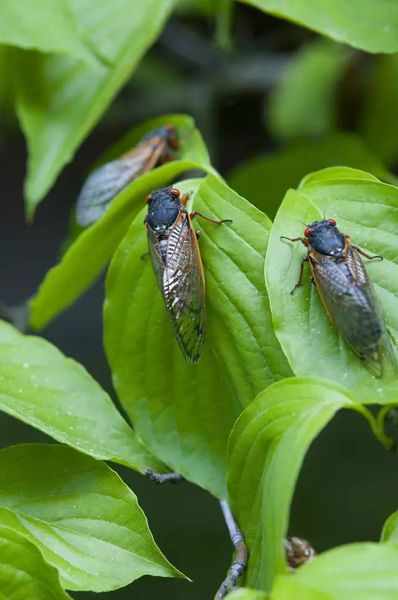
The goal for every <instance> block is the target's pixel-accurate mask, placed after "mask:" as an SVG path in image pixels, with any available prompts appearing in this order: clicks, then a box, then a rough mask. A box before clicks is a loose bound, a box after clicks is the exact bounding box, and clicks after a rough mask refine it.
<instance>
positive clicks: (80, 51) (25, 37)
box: [0, 0, 98, 66]
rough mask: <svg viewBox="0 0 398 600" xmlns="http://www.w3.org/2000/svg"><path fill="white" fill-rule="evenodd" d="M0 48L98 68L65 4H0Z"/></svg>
mask: <svg viewBox="0 0 398 600" xmlns="http://www.w3.org/2000/svg"><path fill="white" fill-rule="evenodd" d="M0 44H6V45H10V46H18V47H20V48H24V49H33V50H39V51H40V52H55V53H60V54H68V55H70V56H73V57H74V58H77V59H84V60H85V61H86V62H87V61H88V62H90V63H91V66H93V65H96V64H97V66H98V63H97V59H96V58H95V57H94V54H93V51H92V49H91V48H90V46H91V44H90V43H89V42H88V41H86V40H85V36H84V35H83V34H82V30H81V28H80V27H79V25H78V22H77V20H76V17H75V15H74V14H73V11H72V10H71V7H70V3H69V2H68V1H67V0H36V1H35V2H34V3H33V4H32V2H31V1H29V0H18V1H17V2H15V0H2V3H1V19H0Z"/></svg>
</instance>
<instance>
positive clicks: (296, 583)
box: [272, 543, 398, 600]
mask: <svg viewBox="0 0 398 600" xmlns="http://www.w3.org/2000/svg"><path fill="white" fill-rule="evenodd" d="M397 567H398V544H396V543H395V544H372V543H363V544H350V545H347V546H341V547H340V548H334V549H333V550H329V551H328V552H324V553H323V554H321V555H320V556H317V557H316V558H315V559H314V560H313V561H312V562H310V563H307V564H306V565H303V566H302V567H301V568H300V569H298V571H297V573H296V574H295V575H290V576H282V577H279V578H278V579H277V581H276V584H275V588H274V590H273V591H272V600H291V599H292V598H300V600H347V599H348V598H358V599H360V600H375V598H377V600H395V599H396V598H397V596H398V570H397Z"/></svg>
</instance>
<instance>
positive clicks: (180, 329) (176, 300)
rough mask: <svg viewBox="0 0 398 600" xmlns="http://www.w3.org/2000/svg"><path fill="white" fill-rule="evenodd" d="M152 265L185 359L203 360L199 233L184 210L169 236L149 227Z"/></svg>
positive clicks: (203, 325)
mask: <svg viewBox="0 0 398 600" xmlns="http://www.w3.org/2000/svg"><path fill="white" fill-rule="evenodd" d="M147 231H148V244H149V250H150V255H151V261H152V266H153V269H154V271H155V274H156V278H157V281H158V285H159V288H160V291H161V292H162V296H163V299H164V302H165V305H166V308H167V312H168V314H169V317H170V319H171V323H172V326H173V329H174V333H175V336H176V338H177V341H178V343H179V345H180V347H181V350H182V352H183V354H184V356H185V358H186V359H187V360H188V361H189V362H192V363H196V362H198V361H199V358H200V353H201V349H202V346H203V341H204V337H205V329H206V308H205V283H204V275H203V266H202V260H201V257H200V252H199V247H198V243H197V240H196V235H195V232H194V230H193V228H192V225H191V222H190V220H189V217H188V215H187V213H185V212H184V211H181V213H180V215H179V217H178V218H177V221H176V223H175V224H174V226H173V228H172V229H171V231H170V233H169V235H168V236H167V238H166V239H163V240H160V241H159V240H158V238H157V237H156V236H155V234H154V233H153V232H152V231H151V229H150V228H148V230H147Z"/></svg>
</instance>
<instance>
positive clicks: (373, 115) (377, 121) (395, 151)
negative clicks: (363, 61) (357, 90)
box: [360, 55, 398, 165]
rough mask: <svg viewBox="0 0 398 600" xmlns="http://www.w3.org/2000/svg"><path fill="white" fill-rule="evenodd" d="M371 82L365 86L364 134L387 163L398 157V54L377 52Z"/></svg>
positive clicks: (362, 123) (362, 128)
mask: <svg viewBox="0 0 398 600" xmlns="http://www.w3.org/2000/svg"><path fill="white" fill-rule="evenodd" d="M373 67H374V71H373V72H372V73H373V75H372V78H371V81H370V84H368V85H367V86H366V87H365V88H364V94H365V98H364V107H363V114H362V117H361V127H360V130H361V134H362V135H363V137H364V139H365V140H366V142H367V143H368V144H369V147H370V148H371V149H372V150H373V151H374V152H375V154H376V155H377V156H379V157H380V158H381V159H382V160H383V161H384V162H385V163H386V164H388V165H391V164H394V162H396V159H397V157H398V142H397V138H398V126H397V120H396V118H395V111H396V107H397V103H398V55H393V56H378V57H376V64H375V65H373Z"/></svg>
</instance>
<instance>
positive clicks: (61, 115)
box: [16, 0, 173, 217]
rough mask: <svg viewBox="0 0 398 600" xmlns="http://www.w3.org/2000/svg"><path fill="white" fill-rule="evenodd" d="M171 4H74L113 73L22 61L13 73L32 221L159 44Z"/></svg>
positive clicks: (41, 58) (70, 62)
mask: <svg viewBox="0 0 398 600" xmlns="http://www.w3.org/2000/svg"><path fill="white" fill-rule="evenodd" d="M172 4H173V2H172V0H146V2H139V3H137V4H136V5H135V6H134V10H132V8H131V2H130V0H114V1H112V2H111V3H110V2H108V0H97V2H96V3H95V10H93V5H92V2H91V0H73V2H71V5H72V8H73V10H74V13H75V16H76V19H77V20H78V22H79V24H80V26H81V27H82V28H84V29H85V30H86V31H87V32H88V35H89V36H90V39H91V42H92V44H93V45H94V46H95V47H96V48H100V49H101V52H102V53H103V54H104V55H105V56H106V58H107V59H108V61H109V62H110V63H111V65H112V66H110V67H105V66H98V67H96V68H94V67H92V66H88V65H86V64H85V63H83V62H82V61H79V60H75V59H73V58H71V57H62V56H45V55H37V54H35V53H33V52H32V53H21V54H20V55H19V56H18V60H17V65H16V94H17V111H18V115H19V119H20V122H21V125H22V128H23V131H24V133H25V136H26V138H27V140H28V147H29V164H28V179H27V183H26V190H25V191H26V201H27V206H26V210H27V214H28V216H29V217H32V216H33V213H34V211H35V208H36V206H37V204H38V202H39V201H40V200H41V199H42V198H43V196H44V195H45V194H46V193H47V192H48V190H49V189H50V187H51V186H52V184H53V183H54V181H55V179H56V177H57V175H58V174H59V172H60V170H61V169H62V167H63V166H64V165H65V164H67V163H68V162H69V161H70V160H71V159H72V157H73V155H74V153H75V151H76V149H77V147H78V146H79V145H80V143H81V142H82V141H83V140H84V138H85V137H86V135H87V134H88V133H89V132H90V131H91V130H92V128H93V127H94V125H95V124H96V122H97V121H98V120H99V119H100V117H101V116H102V114H103V113H104V111H105V110H106V108H107V107H108V106H109V104H110V103H111V101H112V100H113V98H114V97H115V95H116V94H117V92H118V91H119V90H120V88H121V87H122V86H123V84H124V83H125V82H126V81H127V79H128V78H129V77H130V76H131V74H132V72H133V70H134V69H135V67H136V66H137V64H138V62H139V60H140V59H141V57H142V56H143V54H144V53H145V51H146V50H147V49H148V48H149V46H150V45H151V44H152V43H153V41H154V40H155V39H156V37H157V35H158V34H159V32H160V30H161V28H162V27H163V25H164V23H165V21H166V19H167V17H168V16H169V14H170V10H171V8H172Z"/></svg>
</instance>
